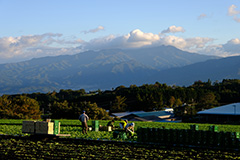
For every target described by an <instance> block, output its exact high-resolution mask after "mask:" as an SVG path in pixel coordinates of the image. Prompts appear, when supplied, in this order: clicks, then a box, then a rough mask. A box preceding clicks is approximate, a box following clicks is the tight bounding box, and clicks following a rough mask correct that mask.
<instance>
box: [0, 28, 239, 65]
mask: <svg viewBox="0 0 240 160" xmlns="http://www.w3.org/2000/svg"><path fill="white" fill-rule="evenodd" d="M212 42H214V39H213V38H209V37H190V38H183V37H178V36H173V35H166V34H161V33H159V34H154V33H145V32H143V31H141V30H139V29H135V30H133V31H131V32H129V33H128V34H125V35H122V36H115V35H109V36H106V37H101V38H95V39H92V40H90V41H88V42H87V41H83V40H81V39H77V38H76V37H74V38H73V40H65V39H64V37H63V36H62V35H61V34H53V33H46V34H42V35H27V36H20V37H3V38H0V63H6V62H16V61H22V60H27V59H31V58H37V57H43V56H56V55H70V54H76V53H79V52H81V51H84V50H101V49H114V48H120V49H126V48H139V47H147V46H149V47H151V46H160V45H171V46H174V47H176V48H179V49H181V50H184V51H189V52H196V53H202V54H207V55H217V56H232V55H240V39H239V38H235V39H231V40H229V41H228V42H227V43H226V44H220V45H213V44H212Z"/></svg>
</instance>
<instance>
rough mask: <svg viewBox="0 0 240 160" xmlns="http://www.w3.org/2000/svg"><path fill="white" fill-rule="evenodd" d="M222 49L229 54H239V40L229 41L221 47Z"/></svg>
mask: <svg viewBox="0 0 240 160" xmlns="http://www.w3.org/2000/svg"><path fill="white" fill-rule="evenodd" d="M223 49H224V51H226V52H228V53H229V54H234V55H235V54H240V39H238V38H235V39H231V40H229V41H228V42H227V43H226V44H224V45H223Z"/></svg>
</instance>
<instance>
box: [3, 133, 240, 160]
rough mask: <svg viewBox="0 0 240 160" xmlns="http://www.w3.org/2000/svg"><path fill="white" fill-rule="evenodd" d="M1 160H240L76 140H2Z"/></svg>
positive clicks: (187, 150)
mask: <svg viewBox="0 0 240 160" xmlns="http://www.w3.org/2000/svg"><path fill="white" fill-rule="evenodd" d="M0 141H1V143H0V158H1V159H14V158H16V159H240V154H239V152H238V151H231V152H230V151H229V152H227V151H220V150H208V149H190V148H181V147H163V146H156V145H146V144H134V143H124V142H121V143H120V142H100V141H87V140H79V139H59V140H49V141H46V140H42V141H39V140H33V139H32V140H31V139H24V138H11V137H9V138H1V140H0Z"/></svg>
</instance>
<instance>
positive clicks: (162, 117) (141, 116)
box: [122, 111, 174, 122]
mask: <svg viewBox="0 0 240 160" xmlns="http://www.w3.org/2000/svg"><path fill="white" fill-rule="evenodd" d="M173 116H174V114H173V113H172V112H167V111H153V112H140V113H131V114H129V115H126V116H123V117H122V119H127V120H129V121H154V122H161V121H166V120H167V119H168V120H169V121H171V118H172V117H173Z"/></svg>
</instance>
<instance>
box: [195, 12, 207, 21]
mask: <svg viewBox="0 0 240 160" xmlns="http://www.w3.org/2000/svg"><path fill="white" fill-rule="evenodd" d="M206 17H207V15H206V14H204V13H202V14H201V15H200V16H198V18H197V19H198V20H201V19H204V18H206Z"/></svg>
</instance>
